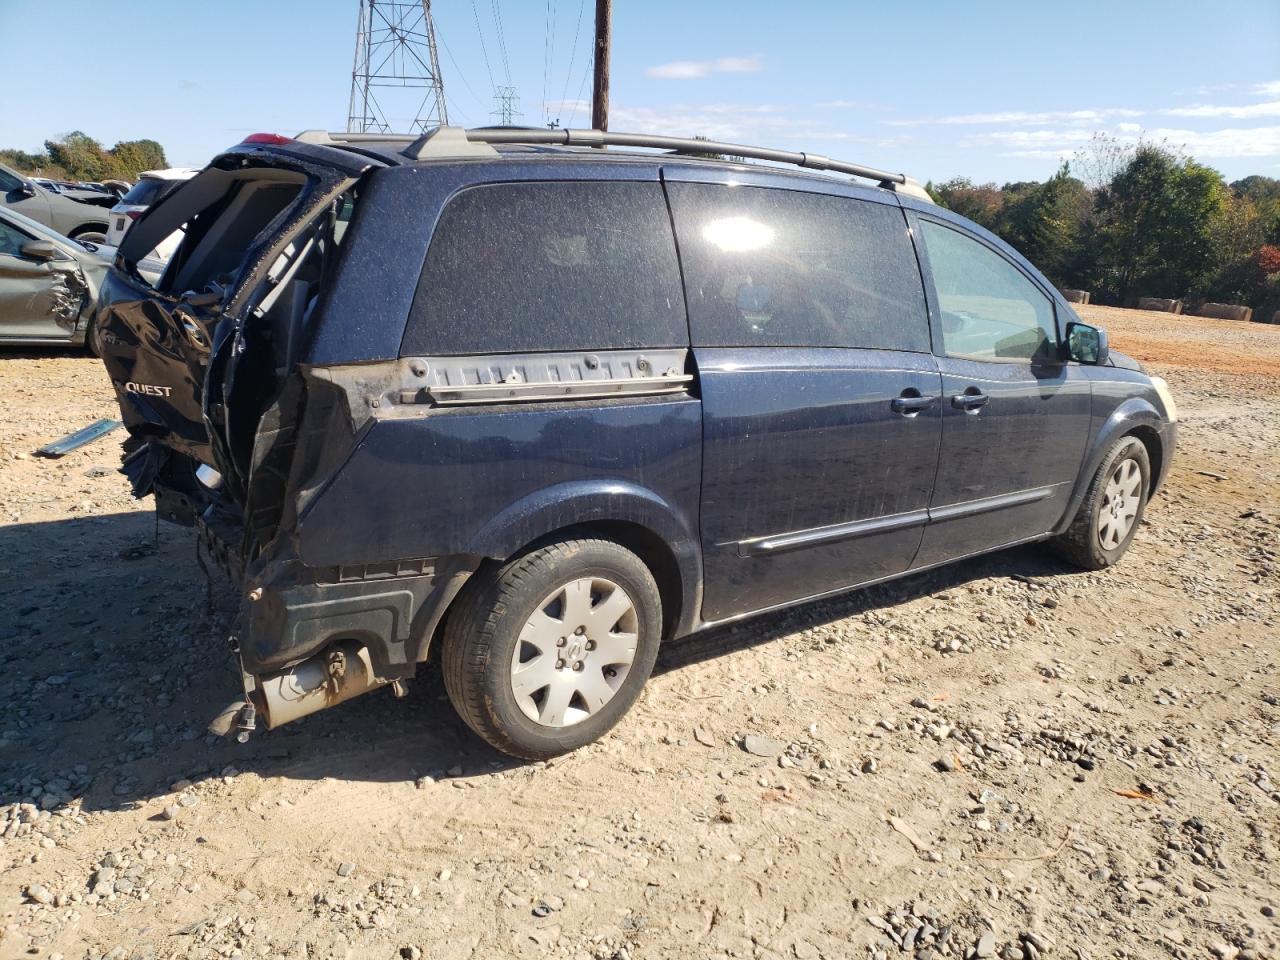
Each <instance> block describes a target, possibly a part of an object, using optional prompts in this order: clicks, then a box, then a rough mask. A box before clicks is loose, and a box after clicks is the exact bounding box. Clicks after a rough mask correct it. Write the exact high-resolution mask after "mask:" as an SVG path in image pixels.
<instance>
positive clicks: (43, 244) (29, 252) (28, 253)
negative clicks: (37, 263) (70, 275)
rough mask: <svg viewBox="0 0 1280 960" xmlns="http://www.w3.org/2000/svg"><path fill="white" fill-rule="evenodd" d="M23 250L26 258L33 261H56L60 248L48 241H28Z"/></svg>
mask: <svg viewBox="0 0 1280 960" xmlns="http://www.w3.org/2000/svg"><path fill="white" fill-rule="evenodd" d="M21 250H22V255H23V256H24V257H30V258H31V259H32V260H54V259H56V258H57V256H58V248H57V247H55V246H54V245H53V244H52V243H50V242H49V241H48V240H28V241H27V242H26V243H24V244H23V245H22V247H21Z"/></svg>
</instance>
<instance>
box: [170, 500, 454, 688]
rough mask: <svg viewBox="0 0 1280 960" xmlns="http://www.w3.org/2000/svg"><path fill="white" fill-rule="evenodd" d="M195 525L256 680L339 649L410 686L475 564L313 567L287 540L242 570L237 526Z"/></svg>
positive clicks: (208, 518) (216, 520) (221, 522)
mask: <svg viewBox="0 0 1280 960" xmlns="http://www.w3.org/2000/svg"><path fill="white" fill-rule="evenodd" d="M195 525H196V531H197V537H198V552H199V557H200V560H201V563H202V566H204V567H205V569H206V572H208V573H209V574H210V575H213V571H214V570H217V571H219V574H220V575H221V576H223V577H226V578H227V579H229V580H230V581H231V583H232V584H233V585H234V587H235V589H236V592H237V594H238V596H239V601H238V602H239V614H240V616H239V632H238V640H239V650H240V660H241V665H242V668H243V670H244V672H245V673H247V674H251V675H253V676H260V675H262V674H266V673H270V672H272V671H277V670H282V669H284V668H286V667H289V666H291V665H294V664H297V663H299V662H301V661H303V660H306V659H307V658H309V657H311V656H314V655H315V654H317V653H319V652H321V651H323V650H325V649H326V648H327V647H329V646H330V645H332V644H334V643H337V642H338V641H355V642H356V643H358V644H360V645H361V646H363V647H364V648H366V649H367V650H368V653H369V659H370V660H371V662H372V664H373V670H374V674H375V676H377V677H378V678H379V679H380V680H394V679H401V678H405V677H409V676H412V675H413V673H414V670H415V668H416V665H417V664H418V663H419V662H421V661H423V660H425V659H426V658H427V654H428V647H429V644H430V641H431V637H432V636H433V635H434V633H435V631H436V628H437V626H438V625H439V623H440V620H441V619H442V617H443V614H444V611H445V610H446V609H447V608H448V606H449V603H450V602H451V601H452V600H453V598H454V597H455V596H456V595H457V592H458V591H459V590H460V589H461V588H462V585H463V584H464V583H465V582H466V580H467V578H468V577H469V576H470V575H471V573H472V572H474V570H475V567H476V563H477V562H476V561H475V560H472V559H470V558H466V557H452V558H445V559H430V560H414V561H404V562H400V563H391V564H379V565H376V566H375V565H369V566H358V567H324V568H317V567H308V566H306V565H304V564H303V563H302V561H301V560H300V559H298V557H297V555H296V553H294V551H293V549H292V546H291V544H289V542H288V541H287V540H284V541H277V549H276V550H275V552H273V553H272V554H271V555H270V556H263V557H259V558H257V559H256V560H254V561H253V562H252V563H249V564H245V563H244V562H243V558H242V556H241V554H240V542H241V528H240V527H239V526H238V524H235V523H233V522H230V521H228V520H226V519H225V518H220V516H219V514H218V513H217V512H216V508H210V509H208V510H206V511H205V512H204V514H202V515H201V516H200V517H198V518H197V520H196V524H195ZM281 543H283V546H280V544H281Z"/></svg>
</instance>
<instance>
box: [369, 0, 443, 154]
mask: <svg viewBox="0 0 1280 960" xmlns="http://www.w3.org/2000/svg"><path fill="white" fill-rule="evenodd" d="M424 90H425V94H423V95H422V96H421V99H419V91H424ZM375 91H377V92H376V93H375ZM408 91H412V93H409V92H408ZM448 122H449V114H448V110H447V109H446V107H445V101H444V81H443V79H442V78H441V76H440V61H439V59H438V58H437V57H436V29H435V25H434V24H433V23H432V21H431V0H420V2H413V3H409V2H397V0H360V20H359V22H358V23H357V24H356V62H355V67H354V68H353V69H352V71H351V106H350V108H349V109H348V110H347V130H348V132H352V133H364V132H370V133H392V132H398V133H416V132H425V131H426V130H427V129H428V128H430V127H434V126H436V125H438V124H446V123H448Z"/></svg>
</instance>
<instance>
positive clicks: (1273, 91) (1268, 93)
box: [1253, 80, 1280, 97]
mask: <svg viewBox="0 0 1280 960" xmlns="http://www.w3.org/2000/svg"><path fill="white" fill-rule="evenodd" d="M1253 92H1254V93H1256V94H1257V95H1258V96H1260V97H1280V80H1272V81H1271V82H1270V83H1260V84H1258V85H1257V86H1256V87H1254V88H1253Z"/></svg>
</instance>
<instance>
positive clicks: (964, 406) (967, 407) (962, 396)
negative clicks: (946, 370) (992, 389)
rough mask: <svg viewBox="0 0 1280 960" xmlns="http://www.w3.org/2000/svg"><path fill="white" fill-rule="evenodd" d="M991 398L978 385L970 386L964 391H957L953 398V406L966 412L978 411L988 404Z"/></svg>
mask: <svg viewBox="0 0 1280 960" xmlns="http://www.w3.org/2000/svg"><path fill="white" fill-rule="evenodd" d="M990 399H991V398H990V397H988V396H987V395H986V394H985V393H982V392H981V391H980V390H978V389H977V388H976V387H970V388H969V389H968V390H966V391H965V392H964V393H957V394H956V395H955V396H954V397H952V398H951V406H953V407H955V408H956V409H957V410H963V411H964V412H965V413H977V412H978V411H979V410H981V409H982V408H983V407H985V406H986V405H987V401H988V400H990Z"/></svg>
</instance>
